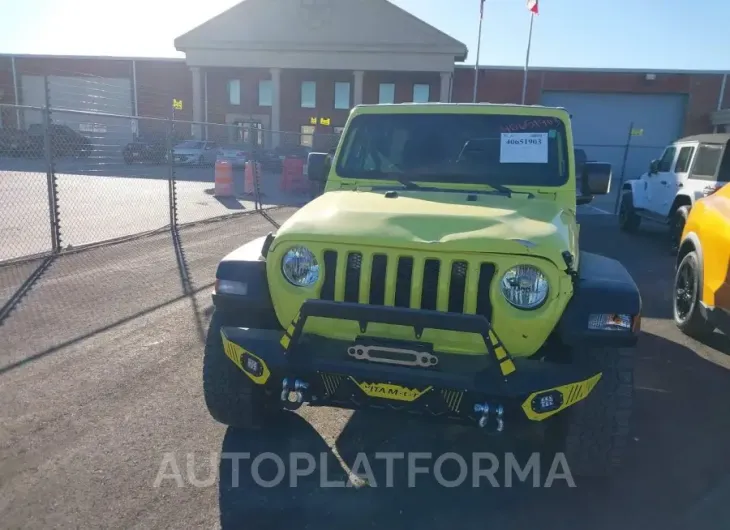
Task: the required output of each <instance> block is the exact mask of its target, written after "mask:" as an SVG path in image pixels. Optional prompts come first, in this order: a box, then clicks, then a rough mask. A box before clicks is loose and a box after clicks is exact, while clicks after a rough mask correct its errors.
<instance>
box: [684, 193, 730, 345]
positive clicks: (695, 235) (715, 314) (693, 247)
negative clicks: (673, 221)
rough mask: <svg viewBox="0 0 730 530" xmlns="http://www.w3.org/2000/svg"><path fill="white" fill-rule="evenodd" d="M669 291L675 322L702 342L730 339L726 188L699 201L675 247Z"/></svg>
mask: <svg viewBox="0 0 730 530" xmlns="http://www.w3.org/2000/svg"><path fill="white" fill-rule="evenodd" d="M676 264H677V267H676V273H675V278H674V289H673V297H672V299H673V307H674V311H673V313H674V322H675V324H676V325H677V327H678V328H679V329H680V330H681V331H682V332H683V333H685V334H687V335H690V336H693V337H696V338H702V337H704V336H707V335H710V334H711V333H713V332H714V331H715V329H720V330H721V331H723V332H724V333H726V334H730V275H729V274H728V268H730V184H726V185H724V186H723V187H722V188H720V189H719V190H718V191H715V192H714V193H710V194H709V195H707V196H706V197H703V198H701V199H698V200H697V201H696V202H695V203H694V206H693V207H692V210H691V211H690V212H689V215H688V216H687V221H686V223H685V224H684V229H683V231H682V235H681V238H680V242H679V251H678V254H677V261H676Z"/></svg>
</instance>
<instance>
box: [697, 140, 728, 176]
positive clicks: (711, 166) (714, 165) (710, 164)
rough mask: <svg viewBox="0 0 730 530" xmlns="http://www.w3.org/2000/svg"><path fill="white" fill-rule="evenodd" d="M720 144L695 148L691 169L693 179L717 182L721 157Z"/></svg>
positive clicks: (702, 145)
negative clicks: (695, 153) (695, 154)
mask: <svg viewBox="0 0 730 530" xmlns="http://www.w3.org/2000/svg"><path fill="white" fill-rule="evenodd" d="M722 149H723V146H722V144H701V145H700V146H699V147H698V148H697V156H696V157H695V163H694V167H692V176H691V178H693V179H698V180H711V181H715V180H717V171H718V166H719V165H720V157H721V156H722Z"/></svg>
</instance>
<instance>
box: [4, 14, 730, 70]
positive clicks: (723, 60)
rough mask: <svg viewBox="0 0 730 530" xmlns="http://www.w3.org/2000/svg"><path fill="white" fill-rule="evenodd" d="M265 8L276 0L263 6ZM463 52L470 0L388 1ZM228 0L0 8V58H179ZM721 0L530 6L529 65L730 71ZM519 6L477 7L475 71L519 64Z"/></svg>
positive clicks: (472, 42) (473, 17) (523, 26)
mask: <svg viewBox="0 0 730 530" xmlns="http://www.w3.org/2000/svg"><path fill="white" fill-rule="evenodd" d="M269 1H271V2H272V3H273V2H275V1H276V0H269ZM391 1H392V2H393V3H395V4H397V5H399V6H400V7H402V8H404V9H406V10H407V11H410V12H411V13H412V14H414V15H415V16H417V17H419V18H421V19H422V20H424V21H426V22H428V23H429V24H431V25H433V26H435V27H437V28H438V29H440V30H442V31H444V32H446V33H448V34H450V35H451V36H453V37H454V38H456V39H458V40H460V41H461V42H463V43H464V44H466V45H467V47H468V49H469V56H468V57H467V60H466V63H467V64H474V63H475V61H476V51H477V40H478V39H477V35H478V25H479V0H391ZM236 3H238V2H237V1H236V0H203V1H188V2H182V1H180V0H96V1H92V0H0V13H2V17H0V53H11V54H15V53H18V54H21V53H27V54H55V55H116V56H127V57H132V56H133V57H182V56H183V55H182V54H181V53H179V52H177V51H176V50H175V48H174V45H173V40H174V39H175V37H177V36H179V35H181V34H183V33H185V32H186V31H187V30H189V29H192V28H193V27H195V26H197V25H199V24H200V23H202V22H204V21H205V20H207V19H209V18H211V17H213V16H215V15H217V14H219V13H220V12H222V11H224V10H226V9H227V8H229V7H231V6H233V5H235V4H236ZM728 21H730V2H728V1H727V0H694V1H691V0H540V14H539V16H537V17H536V18H535V21H534V29H533V35H532V49H531V53H530V65H531V66H535V67H537V66H545V67H572V68H639V69H641V68H644V69H652V70H656V69H658V70H723V71H730V31H729V30H728V28H729V26H728V24H729V22H728ZM529 23H530V16H529V12H528V10H527V7H526V2H525V1H524V0H486V2H485V5H484V21H483V26H482V39H481V53H480V58H479V64H481V65H500V66H501V65H508V66H523V65H524V62H525V55H526V54H525V52H526V47H527V40H528V30H529Z"/></svg>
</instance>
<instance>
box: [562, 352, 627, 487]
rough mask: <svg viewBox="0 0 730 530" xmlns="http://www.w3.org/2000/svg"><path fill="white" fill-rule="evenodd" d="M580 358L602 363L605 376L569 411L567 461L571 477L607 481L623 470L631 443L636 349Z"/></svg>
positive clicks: (566, 437)
mask: <svg viewBox="0 0 730 530" xmlns="http://www.w3.org/2000/svg"><path fill="white" fill-rule="evenodd" d="M578 355H580V356H581V358H584V357H585V359H584V360H585V361H593V362H596V363H598V366H600V367H601V370H602V372H603V375H602V376H601V379H600V380H599V381H598V384H597V385H596V386H595V388H594V389H593V391H592V392H591V393H590V394H589V395H588V397H587V398H586V399H584V400H583V401H580V402H578V403H577V404H575V405H573V406H572V407H571V408H570V409H568V411H569V418H568V419H567V425H566V432H565V457H566V459H567V462H568V466H569V469H570V472H571V474H573V475H575V476H579V477H605V476H609V475H611V474H612V472H613V471H615V470H616V469H617V468H618V467H619V466H620V464H621V460H622V458H623V456H624V453H625V452H626V447H627V445H628V441H629V424H630V421H631V412H632V407H633V397H634V362H635V349H634V348H609V347H605V348H600V347H595V348H588V349H585V350H582V351H580V352H579V353H578ZM576 362H580V360H578V361H576Z"/></svg>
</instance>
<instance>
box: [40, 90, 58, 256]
mask: <svg viewBox="0 0 730 530" xmlns="http://www.w3.org/2000/svg"><path fill="white" fill-rule="evenodd" d="M49 99H50V98H49V92H48V79H47V78H46V79H45V100H46V105H45V107H44V108H43V110H42V111H41V112H42V114H43V154H44V158H45V162H46V186H47V187H48V216H49V221H50V228H51V248H52V249H53V253H54V254H56V253H58V252H59V251H60V250H61V228H60V226H59V224H58V219H59V212H58V182H57V180H56V171H55V168H54V166H53V142H52V140H51V107H50V105H49Z"/></svg>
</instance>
